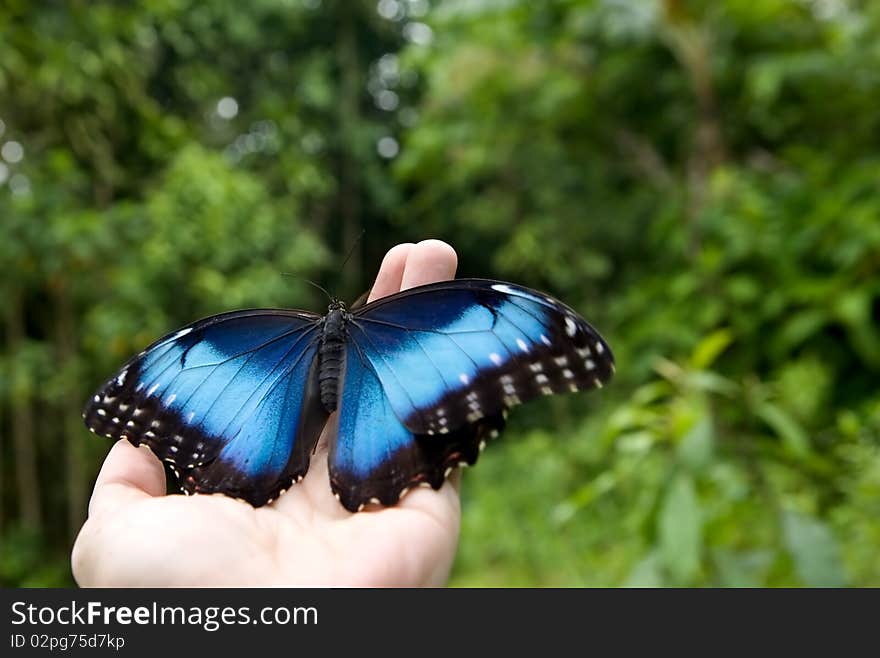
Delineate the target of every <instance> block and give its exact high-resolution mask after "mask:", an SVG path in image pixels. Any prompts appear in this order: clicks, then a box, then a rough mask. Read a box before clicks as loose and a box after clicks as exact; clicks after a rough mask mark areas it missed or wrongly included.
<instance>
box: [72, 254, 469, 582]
mask: <svg viewBox="0 0 880 658" xmlns="http://www.w3.org/2000/svg"><path fill="white" fill-rule="evenodd" d="M455 265H456V259H455V252H454V251H452V249H451V248H450V247H449V246H448V245H445V244H443V243H440V242H437V241H426V242H422V243H419V244H418V245H409V244H407V245H398V246H397V247H395V248H394V249H392V250H391V251H389V252H388V255H387V256H386V257H385V260H384V261H383V263H382V268H381V270H380V272H379V275H378V277H377V279H376V284H375V285H374V287H373V292H372V294H371V299H375V298H378V297H381V296H384V295H387V294H390V293H392V292H396V291H397V290H400V289H404V288H409V287H413V286H415V285H421V284H423V283H430V282H433V281H440V280H443V279H447V278H451V277H452V276H453V275H454V273H455ZM452 479H453V481H454V482H457V477H456V474H453V478H452ZM456 489H457V488H456V487H455V486H453V484H452V483H451V482H450V481H447V482H446V483H445V484H444V485H443V487H442V488H441V489H440V491H439V492H434V491H429V490H424V489H419V490H416V491H413V492H411V493H409V494H408V495H407V496H406V497H404V499H403V500H401V501H400V503H399V504H398V505H397V506H396V507H391V508H381V507H378V506H376V507H375V508H373V507H372V506H371V507H368V508H367V510H365V511H364V512H360V513H357V514H351V513H349V512H347V511H346V510H345V509H344V508H343V507H342V506H341V505H340V504H339V502H338V501H337V500H336V499H335V498H334V497H333V495H332V493H331V491H330V483H329V477H328V472H327V442H326V437H322V438H321V440H320V441H319V444H318V448H317V450H316V452H315V454H314V456H313V457H312V461H311V466H310V468H309V472H308V474H307V475H306V477H305V479H304V480H303V481H302V482H301V483H299V484H297V485H295V486H293V487H292V488H291V490H290V491H288V492H287V493H285V494H284V495H283V496H281V497H280V498H279V499H278V500H277V501H275V502H274V503H273V504H271V505H266V506H264V507H260V508H256V509H255V508H253V507H251V506H250V505H249V504H247V503H245V502H242V501H238V500H234V499H232V498H229V497H226V496H222V495H212V496H204V495H200V496H189V497H184V496H177V495H174V496H166V495H165V473H164V470H163V468H162V465H161V464H160V463H159V461H158V460H157V459H156V458H155V457H154V456H153V454H152V453H151V452H150V451H149V450H148V449H147V448H135V447H134V446H132V445H131V444H129V443H128V442H127V441H125V440H122V441H119V442H118V443H117V444H116V445H115V446H114V447H113V448H112V450H111V451H110V453H109V454H108V456H107V459H106V460H105V462H104V466H103V467H102V469H101V473H100V474H99V476H98V480H97V482H96V484H95V490H94V493H93V494H92V500H91V502H90V504H89V519H88V520H87V521H86V523H85V525H84V526H83V528H82V530H81V531H80V534H79V537H77V541H76V543H75V545H74V547H73V555H72V566H73V573H74V577H75V578H76V580H77V582H78V583H79V584H80V585H83V586H144V587H147V586H187V585H189V586H235V585H252V586H273V585H314V586H322V585H353V586H419V585H435V586H436V585H442V584H444V583H445V581H446V578H447V576H448V572H449V568H450V565H451V563H452V558H453V557H454V554H455V548H456V544H457V539H458V523H459V500H458V492H457V490H456Z"/></svg>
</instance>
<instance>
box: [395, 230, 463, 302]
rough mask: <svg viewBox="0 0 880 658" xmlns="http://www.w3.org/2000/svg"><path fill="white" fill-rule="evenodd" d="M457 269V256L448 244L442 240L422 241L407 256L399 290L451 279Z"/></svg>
mask: <svg viewBox="0 0 880 658" xmlns="http://www.w3.org/2000/svg"><path fill="white" fill-rule="evenodd" d="M457 267H458V254H456V253H455V249H453V248H452V246H451V245H450V244H448V243H446V242H443V241H442V240H435V239H430V240H422V241H421V242H419V243H418V244H416V245H414V246H413V247H412V249H411V250H410V252H409V254H408V255H407V259H406V267H405V268H404V271H403V278H402V280H401V286H400V289H401V290H406V289H407V288H414V287H415V286H421V285H424V284H427V283H435V282H437V281H446V280H447V279H452V278H453V277H454V276H455V270H456V268H457Z"/></svg>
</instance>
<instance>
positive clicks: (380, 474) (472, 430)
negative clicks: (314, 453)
mask: <svg viewBox="0 0 880 658" xmlns="http://www.w3.org/2000/svg"><path fill="white" fill-rule="evenodd" d="M330 422H331V428H330V430H331V431H330V432H329V436H330V437H331V439H330V451H329V456H328V459H329V469H330V483H331V487H332V489H333V492H334V494H336V495H337V496H338V497H339V500H340V502H341V503H342V505H343V506H344V507H345V508H346V509H348V510H349V511H357V510H359V509H360V508H362V507H363V506H364V505H365V504H367V503H369V502H374V503H381V504H383V505H394V504H396V503H397V501H398V500H399V499H400V497H401V496H402V495H403V494H404V493H405V492H406V491H407V490H408V489H410V488H412V487H415V486H417V485H430V486H431V487H433V488H434V489H439V488H440V486H441V485H442V484H443V480H444V479H445V477H446V475H447V473H448V471H449V469H450V468H452V467H454V466H457V465H459V464H461V463H466V464H473V463H474V462H476V460H477V456H478V454H479V451H480V444H481V443H482V442H483V441H486V440H488V439H490V438H493V437H494V436H497V435H498V432H499V431H500V430H501V429H502V428H503V426H504V419H503V417H502V415H501V414H497V415H495V416H492V417H487V418H483V419H481V420H480V421H478V422H476V423H468V424H465V425H464V426H462V427H461V428H459V429H457V430H456V431H454V432H451V433H449V434H448V435H447V436H445V437H444V440H442V441H438V440H437V439H436V438H435V437H431V436H425V435H416V434H414V433H413V432H412V431H411V430H410V429H408V428H407V427H406V426H405V425H404V424H403V423H402V422H401V421H400V419H399V418H398V416H397V415H396V414H395V411H394V409H393V408H392V406H391V404H390V402H389V399H388V396H387V395H386V392H385V389H384V388H383V385H382V383H381V381H380V380H379V378H378V376H377V375H376V372H375V370H374V369H373V367H372V365H371V364H370V362H369V361H368V360H367V359H366V358H365V356H364V354H363V352H362V350H361V349H360V346H359V345H357V344H355V343H354V342H350V343H349V347H348V349H347V350H346V356H345V367H344V378H343V388H342V395H341V402H340V407H339V412H338V413H337V414H334V415H333V416H332V417H331V421H330Z"/></svg>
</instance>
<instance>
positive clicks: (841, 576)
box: [782, 511, 846, 587]
mask: <svg viewBox="0 0 880 658" xmlns="http://www.w3.org/2000/svg"><path fill="white" fill-rule="evenodd" d="M782 529H783V533H784V536H785V544H786V547H787V548H788V551H789V553H790V554H791V557H792V559H793V560H794V565H795V570H796V571H797V574H798V577H799V578H800V579H801V580H802V581H803V583H804V584H805V585H809V586H812V587H842V586H843V585H845V584H846V574H845V573H844V570H843V565H842V564H841V561H840V550H839V547H838V545H837V540H836V539H835V538H834V535H833V533H832V532H831V530H830V529H829V528H828V526H827V525H825V524H824V523H823V522H822V521H820V520H819V519H816V518H814V517H811V516H807V515H805V514H800V513H798V512H792V511H786V512H783V514H782Z"/></svg>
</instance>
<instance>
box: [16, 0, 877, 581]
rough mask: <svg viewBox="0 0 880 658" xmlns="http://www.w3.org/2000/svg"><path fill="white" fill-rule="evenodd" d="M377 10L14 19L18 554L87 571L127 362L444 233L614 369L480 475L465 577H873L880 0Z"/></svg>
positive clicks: (342, 6) (55, 570)
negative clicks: (206, 322)
mask: <svg viewBox="0 0 880 658" xmlns="http://www.w3.org/2000/svg"><path fill="white" fill-rule="evenodd" d="M392 5H393V6H392ZM426 8H428V9H429V10H428V11H427V13H425V10H426ZM379 9H381V11H384V12H385V13H386V14H387V13H389V12H390V11H391V10H392V9H393V10H394V15H390V14H389V16H390V17H388V16H384V17H383V16H382V15H380V12H377V5H376V3H375V2H372V1H368V0H364V1H363V2H360V1H359V2H342V1H341V0H324V2H316V1H312V0H291V1H288V2H282V1H279V0H260V1H258V2H252V3H249V4H247V5H246V6H245V5H235V6H234V7H233V6H232V5H229V4H228V3H222V2H193V1H191V0H166V1H164V2H160V3H152V4H150V5H149V7H142V6H139V5H133V4H128V3H112V2H93V3H88V5H87V6H86V5H78V4H73V5H70V6H69V7H68V6H62V5H57V6H56V5H54V4H45V3H24V2H13V3H7V6H6V7H5V8H4V9H2V10H0V147H2V146H3V144H5V143H7V142H8V141H10V140H11V141H16V142H18V143H20V144H21V145H22V146H23V149H24V157H23V158H20V159H16V158H15V157H8V158H7V159H6V160H3V161H0V163H2V164H0V238H2V239H0V267H2V268H3V271H4V273H5V275H4V277H3V278H2V279H0V299H2V300H3V301H4V313H5V315H4V319H3V321H4V324H3V326H2V329H0V337H2V339H3V341H4V344H3V348H2V351H0V437H2V441H0V456H2V459H3V462H2V466H0V475H2V478H0V494H2V497H0V521H2V526H0V533H2V534H0V541H2V548H3V552H2V554H0V581H2V582H3V583H4V584H27V585H46V584H64V583H68V582H69V580H68V579H69V575H68V572H67V566H66V552H67V549H68V547H69V542H70V540H71V538H72V534H73V533H74V532H75V530H76V527H77V524H78V523H79V521H80V520H81V517H82V514H83V506H84V504H85V500H86V496H87V493H88V485H89V483H90V479H91V478H92V477H93V476H94V474H95V472H96V468H97V465H98V464H99V462H100V457H101V455H102V454H103V451H104V449H105V446H103V445H100V442H96V441H94V440H92V441H90V440H89V439H88V438H87V436H86V433H85V431H84V430H83V429H81V428H80V427H79V420H78V413H79V405H80V404H81V403H82V401H83V400H84V399H85V397H86V396H87V395H88V393H89V391H90V390H91V389H92V388H93V387H94V385H96V384H97V382H98V381H100V380H101V378H103V377H106V375H107V374H108V372H110V371H112V369H113V368H114V367H115V366H117V365H118V364H119V363H120V362H121V361H122V360H124V359H125V358H127V357H128V356H129V355H130V354H131V353H133V352H136V351H137V350H139V349H141V348H142V347H143V346H144V345H145V344H147V343H148V342H150V341H151V340H152V339H154V338H155V337H157V336H158V335H160V334H162V333H163V332H165V331H168V330H170V329H172V328H174V327H176V326H179V325H180V324H183V323H184V322H188V321H191V320H192V319H194V318H195V317H197V316H202V315H207V314H209V313H214V312H219V311H221V310H225V309H229V308H238V307H244V306H258V305H259V306H263V305H278V306H282V305H283V306H308V307H311V308H320V306H321V304H322V303H323V301H322V300H321V299H320V298H319V296H317V295H315V293H314V291H313V290H311V289H310V288H308V287H307V286H306V285H304V284H303V283H302V281H300V280H297V279H296V278H290V277H286V278H285V277H282V276H281V273H282V272H287V273H292V274H294V275H296V276H302V277H308V278H311V279H316V280H318V281H319V282H321V283H322V284H324V285H325V286H327V287H330V288H333V289H334V290H336V291H338V292H339V293H340V294H347V295H349V296H351V297H352V298H353V297H354V296H356V295H357V294H358V293H360V292H362V290H363V289H364V288H365V287H366V285H368V281H369V277H370V276H371V275H372V274H373V272H374V269H375V267H376V265H377V264H378V259H379V258H380V257H381V255H382V253H383V252H384V250H385V249H387V248H388V247H390V246H392V245H393V244H394V243H396V242H398V241H402V240H411V239H422V238H425V237H442V238H445V239H447V240H449V241H450V242H451V243H453V244H454V246H455V247H456V248H457V249H458V251H459V253H460V262H461V268H460V269H461V272H462V274H465V275H476V276H496V277H499V278H508V279H511V280H515V281H519V282H522V283H525V284H528V285H533V286H535V287H538V288H543V289H546V290H548V291H551V292H552V293H553V294H555V295H557V296H559V297H560V298H562V299H564V300H566V301H567V302H568V303H570V304H571V305H572V306H573V307H575V308H577V309H578V310H579V311H581V312H583V314H584V315H585V316H586V317H587V318H588V319H590V320H591V322H594V323H595V324H596V326H597V327H599V328H600V329H601V330H602V332H603V334H604V335H605V336H606V338H607V339H608V340H609V342H610V343H611V345H612V347H613V348H614V350H615V355H616V357H617V363H618V374H617V377H616V379H615V380H613V382H612V384H611V385H610V386H608V387H607V388H606V389H605V390H603V391H601V392H598V393H593V394H590V395H586V396H585V395H579V396H565V397H562V398H559V399H551V400H544V401H542V402H537V403H534V404H530V405H529V406H527V407H525V408H523V409H520V410H517V411H515V412H514V413H513V414H512V416H511V423H510V427H509V429H508V431H507V433H506V435H505V438H504V439H503V440H502V441H499V442H497V443H496V444H495V445H493V446H491V447H490V448H489V449H488V450H487V451H486V453H485V454H484V455H483V456H482V457H481V459H480V465H479V467H478V468H476V469H474V470H473V471H472V472H469V473H467V475H466V477H465V480H464V486H463V528H462V540H461V549H460V553H459V556H458V560H457V562H456V566H455V570H454V573H453V581H452V582H453V584H457V585H558V586H566V585H626V586H669V585H671V586H706V585H715V586H759V585H773V586H776V585H806V586H837V585H880V559H878V558H877V550H876V549H877V547H878V546H880V391H878V388H877V385H876V383H877V382H878V381H880V323H878V321H877V318H878V317H880V260H878V257H877V254H880V178H878V176H877V172H878V170H880V151H878V148H877V142H876V135H877V134H878V129H880V115H878V113H877V112H876V109H875V108H876V107H877V106H878V103H880V75H878V73H877V72H878V71H880V49H878V48H877V46H876V44H877V43H880V9H878V6H877V5H876V4H872V3H864V2H838V3H824V2H809V1H806V0H804V1H802V2H801V1H797V2H795V1H794V0H759V1H750V2H745V1H743V0H723V1H721V2H712V3H709V2H702V1H695V2H673V1H672V0H651V1H648V2H637V3H626V2H610V1H604V0H549V1H546V2H530V1H528V0H512V1H509V2H494V1H492V0H474V1H470V2H458V1H457V0H435V1H432V2H431V3H424V2H413V1H410V0H400V1H399V2H398V3H396V4H395V3H382V7H380V8H379ZM414 26H415V27H414ZM428 26H430V29H429V28H428ZM224 98H226V99H227V101H226V103H227V104H226V105H225V106H224V108H223V111H222V112H221V105H220V102H221V99H224ZM228 99H235V101H234V102H235V105H234V108H232V106H231V105H229V103H228ZM231 108H232V109H234V110H235V111H232V109H231ZM389 138H390V139H393V140H394V141H393V142H387V140H388V139H389ZM383 139H384V140H386V142H384V143H386V144H388V143H390V144H391V145H392V146H394V145H399V148H400V152H399V154H398V155H396V156H395V155H394V149H393V148H392V150H391V151H384V153H385V154H384V155H382V153H383V151H382V148H380V147H381V144H383V142H381V141H380V140H383ZM8 155H9V154H8V153H7V156H8ZM12 155H13V156H14V153H13V154H12ZM4 157H6V156H4ZM361 228H364V229H366V230H367V234H366V238H365V240H364V243H363V246H362V247H361V248H360V249H358V250H356V252H355V255H354V257H353V258H352V262H351V264H350V265H349V269H348V271H347V272H339V271H338V265H339V258H338V257H336V256H331V254H338V253H341V252H345V251H347V246H348V245H349V244H351V243H352V242H353V240H354V239H355V238H356V237H357V235H358V234H359V233H360V230H361ZM340 288H341V289H342V290H340ZM28 446H30V447H31V448H32V449H33V451H34V454H33V455H31V456H29V451H28ZM22 474H32V477H30V476H27V477H20V476H21V475H22ZM29 483H30V484H29ZM37 498H39V499H40V500H39V501H38V502H35V500H36V499H37ZM35 522H37V526H38V527H34V524H35Z"/></svg>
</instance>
